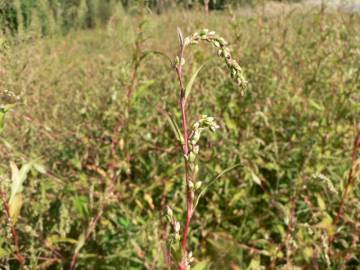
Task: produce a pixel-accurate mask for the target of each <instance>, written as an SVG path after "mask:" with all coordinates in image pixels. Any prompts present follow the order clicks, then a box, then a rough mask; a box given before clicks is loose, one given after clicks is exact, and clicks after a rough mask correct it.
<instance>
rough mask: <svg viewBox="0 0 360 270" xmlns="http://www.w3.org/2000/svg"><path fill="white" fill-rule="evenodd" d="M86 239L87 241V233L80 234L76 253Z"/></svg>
mask: <svg viewBox="0 0 360 270" xmlns="http://www.w3.org/2000/svg"><path fill="white" fill-rule="evenodd" d="M85 241H86V238H85V233H82V234H80V236H79V239H78V241H77V244H76V247H75V252H74V253H78V252H79V251H80V249H81V248H82V247H83V246H84V245H85Z"/></svg>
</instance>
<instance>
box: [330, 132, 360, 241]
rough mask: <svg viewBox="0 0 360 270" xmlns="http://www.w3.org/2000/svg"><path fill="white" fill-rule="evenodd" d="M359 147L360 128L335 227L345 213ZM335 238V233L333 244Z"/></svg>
mask: <svg viewBox="0 0 360 270" xmlns="http://www.w3.org/2000/svg"><path fill="white" fill-rule="evenodd" d="M359 148H360V130H359V131H358V133H357V136H356V138H355V141H354V146H353V151H352V155H351V168H350V172H349V176H348V181H347V184H346V187H345V190H344V193H343V196H342V198H341V201H340V206H339V210H338V212H337V214H336V217H335V219H334V222H333V226H334V227H335V228H336V226H337V224H338V222H339V220H340V217H341V216H342V214H343V210H344V205H345V201H346V199H347V196H348V193H349V189H350V186H351V185H352V184H353V182H354V175H353V174H354V167H355V162H356V158H357V154H358V152H359ZM333 240H334V235H332V236H330V237H329V243H330V244H331V243H332V242H333Z"/></svg>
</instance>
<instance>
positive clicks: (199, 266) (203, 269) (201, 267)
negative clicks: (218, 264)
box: [192, 261, 209, 270]
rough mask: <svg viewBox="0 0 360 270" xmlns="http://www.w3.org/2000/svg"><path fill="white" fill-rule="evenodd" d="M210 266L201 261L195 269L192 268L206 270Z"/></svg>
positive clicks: (206, 262)
mask: <svg viewBox="0 0 360 270" xmlns="http://www.w3.org/2000/svg"><path fill="white" fill-rule="evenodd" d="M208 265H209V262H208V261H201V262H198V263H197V264H195V265H194V267H192V270H205V269H206V268H207V267H208Z"/></svg>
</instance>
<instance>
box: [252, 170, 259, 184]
mask: <svg viewBox="0 0 360 270" xmlns="http://www.w3.org/2000/svg"><path fill="white" fill-rule="evenodd" d="M251 179H252V180H253V181H254V183H256V184H258V185H259V186H261V180H260V178H259V176H257V175H256V174H255V173H254V172H253V171H251Z"/></svg>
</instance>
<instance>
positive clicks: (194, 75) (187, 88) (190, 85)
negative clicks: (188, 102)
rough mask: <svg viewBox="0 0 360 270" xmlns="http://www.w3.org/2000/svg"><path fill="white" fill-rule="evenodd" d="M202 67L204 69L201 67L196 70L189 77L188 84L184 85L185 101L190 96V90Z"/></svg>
mask: <svg viewBox="0 0 360 270" xmlns="http://www.w3.org/2000/svg"><path fill="white" fill-rule="evenodd" d="M203 67H204V65H201V66H200V67H199V68H198V69H197V70H195V72H194V73H193V75H192V76H191V78H190V81H189V82H188V84H187V85H186V88H185V99H187V97H188V96H189V95H190V92H191V89H192V87H193V84H194V82H195V79H196V77H197V75H198V74H199V72H200V70H201V69H202V68H203Z"/></svg>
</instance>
